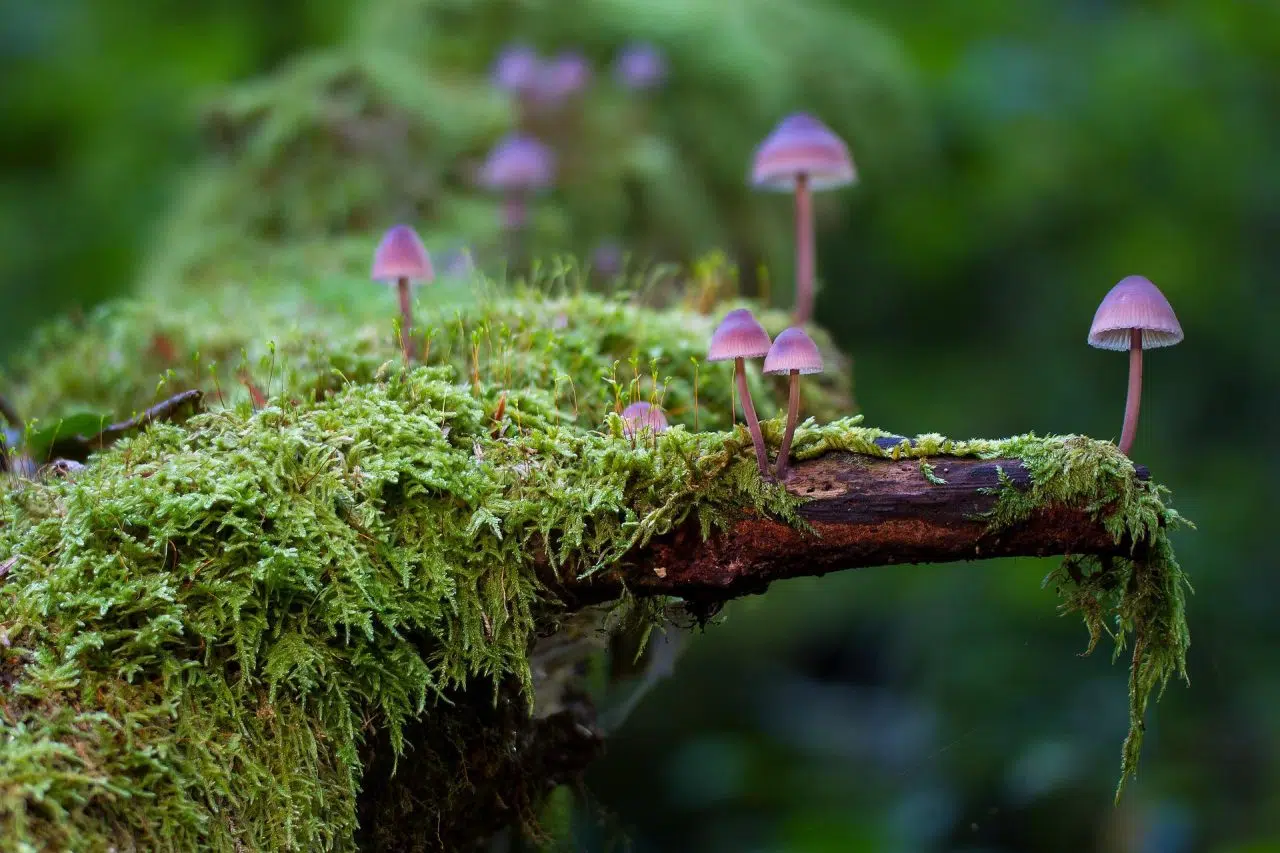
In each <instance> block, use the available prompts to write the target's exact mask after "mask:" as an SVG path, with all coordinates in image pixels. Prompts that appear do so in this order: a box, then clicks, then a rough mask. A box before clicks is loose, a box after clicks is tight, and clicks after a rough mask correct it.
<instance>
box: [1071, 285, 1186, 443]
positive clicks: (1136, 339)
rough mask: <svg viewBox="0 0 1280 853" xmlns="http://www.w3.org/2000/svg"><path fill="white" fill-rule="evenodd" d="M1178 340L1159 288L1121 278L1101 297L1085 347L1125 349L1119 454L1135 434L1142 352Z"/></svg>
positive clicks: (1178, 331) (1170, 311) (1173, 318)
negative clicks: (1125, 392)
mask: <svg viewBox="0 0 1280 853" xmlns="http://www.w3.org/2000/svg"><path fill="white" fill-rule="evenodd" d="M1181 340H1182V326H1181V325H1180V324H1179V323H1178V317H1177V315H1175V314H1174V313H1173V306H1171V305H1170V304H1169V300H1168V299H1165V298H1164V294H1163V293H1161V292H1160V289H1159V288H1158V287H1156V286H1155V285H1154V284H1152V283H1151V282H1150V281H1148V280H1147V279H1145V278H1143V277H1142V276H1140V275H1131V276H1129V277H1127V278H1124V279H1122V280H1121V281H1120V283H1119V284H1117V285H1116V286H1115V287H1113V288H1111V290H1110V291H1109V292H1108V293H1107V295H1106V296H1104V297H1103V298H1102V304H1101V305H1099V306H1098V311H1097V313H1096V314H1094V315H1093V326H1092V328H1090V329H1089V345H1090V346H1094V347H1098V348H1099V349H1111V350H1126V349H1127V350H1129V393H1128V395H1127V396H1126V398H1125V403H1124V428H1123V429H1122V430H1121V432H1120V444H1119V445H1118V446H1119V448H1120V452H1121V453H1123V454H1125V455H1126V456H1128V455H1129V450H1130V449H1131V448H1132V447H1133V440H1134V438H1136V437H1137V434H1138V405H1139V403H1141V401H1142V351H1143V350H1144V349H1153V348H1155V347H1170V346H1173V345H1174V344H1176V343H1178V342H1180V341H1181Z"/></svg>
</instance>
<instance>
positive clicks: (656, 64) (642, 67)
mask: <svg viewBox="0 0 1280 853" xmlns="http://www.w3.org/2000/svg"><path fill="white" fill-rule="evenodd" d="M613 74H614V77H615V78H616V79H617V81H618V83H619V84H620V85H622V86H623V88H626V89H630V90H632V91H636V92H638V91H644V90H646V89H655V88H657V87H658V86H661V85H662V84H663V82H665V81H666V79H667V60H666V58H665V57H664V56H663V55H662V52H661V51H660V50H658V48H657V47H655V46H654V45H652V44H648V43H647V42H632V43H631V44H628V45H627V46H626V47H624V48H623V49H622V50H621V51H620V52H619V53H618V57H617V59H616V60H615V61H614V65H613Z"/></svg>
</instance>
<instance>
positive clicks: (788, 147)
mask: <svg viewBox="0 0 1280 853" xmlns="http://www.w3.org/2000/svg"><path fill="white" fill-rule="evenodd" d="M856 180H857V171H856V170H855V168H854V165H853V158H852V157H851V156H850V155H849V148H848V146H847V145H845V144H844V141H843V140H842V139H841V138H840V137H838V136H836V135H835V133H834V132H833V131H832V130H831V128H829V127H827V126H826V125H825V124H823V123H822V122H821V121H819V120H818V119H816V118H814V117H813V116H811V115H809V114H808V113H793V114H791V115H789V116H787V117H786V118H784V119H783V120H782V121H781V122H779V123H778V126H777V127H775V128H774V129H773V132H772V133H770V134H769V135H768V136H767V137H765V140H764V142H762V143H760V147H759V148H757V149H756V154H755V161H754V164H753V166H752V169H751V182H752V183H753V184H754V185H755V186H756V187H757V188H759V189H763V190H776V191H781V192H795V194H796V312H795V320H796V323H799V324H804V323H807V322H809V320H810V318H812V317H813V266H814V234H813V197H812V193H813V192H820V191H822V190H829V189H835V188H836V187H842V186H846V185H848V184H852V183H853V182H854V181H856Z"/></svg>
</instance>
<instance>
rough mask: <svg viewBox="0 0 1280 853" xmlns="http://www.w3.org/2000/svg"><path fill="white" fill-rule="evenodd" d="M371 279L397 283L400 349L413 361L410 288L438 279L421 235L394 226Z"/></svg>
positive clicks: (378, 252)
mask: <svg viewBox="0 0 1280 853" xmlns="http://www.w3.org/2000/svg"><path fill="white" fill-rule="evenodd" d="M370 277H371V278H372V279H373V280H374V281H394V282H395V283H396V290H397V291H398V293H399V296H400V346H401V348H402V349H403V351H404V358H405V361H409V360H411V359H412V358H413V339H412V338H411V337H410V332H411V331H412V329H413V308H412V300H411V299H410V293H409V285H410V283H411V282H414V281H431V280H432V279H433V278H435V270H433V269H432V267H431V256H430V255H429V254H427V247H426V246H424V245H422V240H421V239H419V237H418V233H417V232H416V231H414V230H413V229H412V228H411V227H409V226H408V225H395V226H392V227H391V228H390V229H389V230H388V231H387V233H386V234H385V235H383V237H382V242H381V243H379V244H378V248H377V250H376V251H374V253H373V269H372V271H371V273H370Z"/></svg>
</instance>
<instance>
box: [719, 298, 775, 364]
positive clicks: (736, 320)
mask: <svg viewBox="0 0 1280 853" xmlns="http://www.w3.org/2000/svg"><path fill="white" fill-rule="evenodd" d="M770 343H771V342H770V340H769V333H768V332H766V331H765V330H764V326H761V325H760V323H759V321H757V320H756V318H755V316H754V315H753V314H752V313H751V312H750V311H748V310H747V309H746V308H735V309H734V310H733V311H730V312H729V313H728V314H726V315H724V319H723V320H721V321H720V325H719V326H717V327H716V330H715V332H714V333H713V334H712V335H711V345H710V346H708V347H707V361H729V360H731V359H735V358H759V357H760V356H762V355H766V354H768V352H769V346H770Z"/></svg>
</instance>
